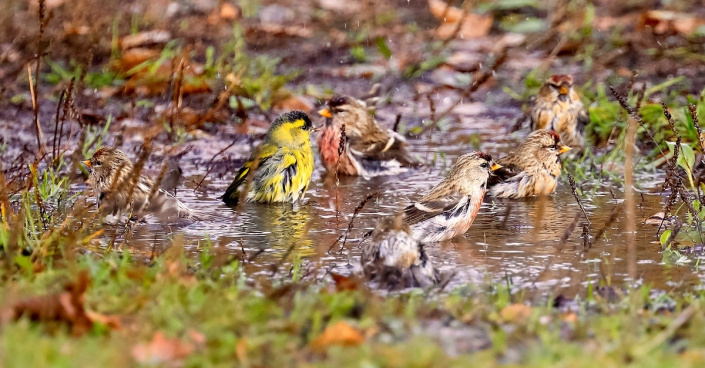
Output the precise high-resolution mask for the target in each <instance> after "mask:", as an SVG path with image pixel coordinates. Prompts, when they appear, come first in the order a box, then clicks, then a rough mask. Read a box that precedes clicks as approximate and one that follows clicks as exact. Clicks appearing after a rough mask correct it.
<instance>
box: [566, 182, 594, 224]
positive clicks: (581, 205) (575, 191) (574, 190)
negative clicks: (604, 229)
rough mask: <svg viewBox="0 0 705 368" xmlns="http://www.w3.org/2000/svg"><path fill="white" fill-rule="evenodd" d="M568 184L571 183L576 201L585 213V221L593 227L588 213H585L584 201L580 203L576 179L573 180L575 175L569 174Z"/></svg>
mask: <svg viewBox="0 0 705 368" xmlns="http://www.w3.org/2000/svg"><path fill="white" fill-rule="evenodd" d="M568 182H569V183H570V190H571V191H572V192H573V197H575V201H576V202H578V206H579V207H580V210H581V211H583V215H585V221H587V223H588V225H592V223H591V222H590V218H589V217H588V214H587V211H585V207H583V203H582V201H580V196H578V185H577V184H576V183H575V178H573V175H570V174H568Z"/></svg>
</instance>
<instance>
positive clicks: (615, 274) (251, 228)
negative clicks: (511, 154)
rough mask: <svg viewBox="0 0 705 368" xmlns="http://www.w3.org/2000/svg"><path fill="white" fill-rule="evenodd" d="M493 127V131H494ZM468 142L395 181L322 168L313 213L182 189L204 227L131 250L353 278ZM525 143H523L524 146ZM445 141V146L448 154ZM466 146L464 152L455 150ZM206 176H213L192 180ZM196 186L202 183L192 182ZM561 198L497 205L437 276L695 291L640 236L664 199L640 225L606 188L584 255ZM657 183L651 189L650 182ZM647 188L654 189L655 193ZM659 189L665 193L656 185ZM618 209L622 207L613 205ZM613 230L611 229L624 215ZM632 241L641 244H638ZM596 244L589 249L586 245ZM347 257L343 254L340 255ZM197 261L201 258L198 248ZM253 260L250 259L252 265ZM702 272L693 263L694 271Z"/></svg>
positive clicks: (445, 247) (691, 278)
mask: <svg viewBox="0 0 705 368" xmlns="http://www.w3.org/2000/svg"><path fill="white" fill-rule="evenodd" d="M487 125H488V126H489V124H487ZM472 132H473V133H475V134H479V135H480V137H479V138H480V141H483V142H487V141H494V142H496V143H492V144H491V145H489V144H488V145H483V146H482V147H481V148H483V149H485V150H487V151H489V152H493V153H496V152H506V151H507V150H509V149H511V148H512V146H514V145H515V144H516V143H515V140H513V139H512V138H509V137H507V138H503V139H505V140H504V141H499V142H498V139H497V138H498V137H496V136H493V134H494V132H493V129H491V128H487V129H477V130H473V131H472ZM465 136H467V137H469V136H470V134H468V133H467V131H455V132H453V131H451V132H448V133H445V135H444V137H453V139H445V138H444V139H441V138H440V135H439V136H437V137H434V138H433V139H432V140H431V141H430V143H428V144H426V145H423V146H421V145H420V143H421V142H428V141H429V140H428V139H420V140H415V141H412V144H414V145H415V150H416V152H419V153H420V155H421V156H423V157H425V158H426V160H427V162H429V163H430V165H429V166H428V167H424V168H421V169H417V170H410V171H409V172H407V173H404V174H402V175H400V176H397V177H377V178H372V179H369V180H365V179H364V178H360V177H341V178H339V184H338V185H337V186H336V185H335V183H336V181H335V178H330V177H328V178H325V177H324V175H325V173H324V172H322V169H321V166H320V165H317V170H316V172H315V173H314V177H313V179H312V182H311V186H310V189H309V192H308V194H307V202H306V203H304V204H300V205H297V206H292V205H291V204H271V205H261V204H251V203H248V204H245V205H243V206H241V208H240V212H235V211H234V210H233V209H231V208H228V207H226V206H225V205H223V204H222V203H221V202H220V200H219V199H218V196H219V195H220V194H222V190H224V188H225V187H226V186H227V185H228V184H229V180H230V179H231V176H230V175H226V176H225V177H224V178H223V179H208V180H209V181H208V187H209V188H213V190H209V191H207V192H205V193H203V192H194V191H193V190H192V188H193V187H194V185H192V184H188V182H189V181H187V187H190V188H189V189H187V188H181V189H180V190H179V192H178V193H177V196H178V197H179V198H180V199H181V200H183V201H184V202H185V203H186V204H188V205H189V206H190V207H192V208H194V209H195V210H197V211H199V212H200V213H202V214H203V215H204V217H206V218H207V220H206V221H200V222H197V223H193V224H190V225H188V226H186V227H181V228H165V227H161V226H154V225H140V226H138V227H137V228H136V229H135V232H134V236H133V238H132V240H131V241H130V243H129V245H130V248H131V249H133V250H138V251H143V252H145V253H148V252H150V250H151V249H153V248H154V249H164V248H165V247H167V246H169V245H170V244H171V241H172V239H173V238H174V236H175V234H182V235H183V237H184V240H185V242H184V244H198V243H199V241H200V242H201V243H203V241H204V239H206V237H208V238H209V239H210V241H211V243H212V244H213V246H214V247H217V248H219V249H221V252H222V250H225V252H224V253H225V254H227V255H234V256H238V257H242V258H244V259H251V262H248V263H246V264H245V270H246V272H248V274H250V275H253V276H254V275H258V274H260V275H270V274H271V273H272V266H273V265H279V264H284V265H285V267H284V268H285V269H288V268H289V267H288V266H286V265H290V264H291V262H292V260H293V259H295V258H299V257H300V258H301V259H302V260H304V261H305V262H306V263H307V264H309V265H313V268H317V269H318V270H319V271H320V272H326V271H334V272H338V273H343V274H348V273H350V272H354V270H355V266H354V265H355V264H356V262H357V261H358V260H359V256H360V249H359V246H358V242H359V238H360V236H361V235H362V234H363V233H365V232H366V231H368V230H370V229H372V228H373V227H374V224H375V221H376V219H377V218H379V217H380V216H384V215H390V214H393V213H395V212H396V211H399V210H401V209H402V208H404V207H405V206H406V205H408V204H410V203H412V202H413V201H414V200H416V199H418V198H419V197H421V196H422V195H423V194H424V193H426V192H427V191H428V190H429V189H430V188H431V187H432V186H433V185H435V184H436V183H437V182H438V181H440V180H441V178H442V177H443V175H444V174H445V172H446V171H447V169H448V168H449V167H450V165H451V164H452V162H454V161H455V158H456V157H457V156H458V155H460V154H463V153H466V152H468V151H470V150H472V148H471V146H470V144H468V143H463V142H468V139H467V137H465ZM515 138H517V139H521V136H517V137H515ZM444 140H445V142H444ZM458 142H459V143H458ZM194 170H196V171H199V172H201V175H202V174H203V171H204V168H199V169H195V168H194V169H193V170H191V168H189V169H185V172H187V173H191V174H192V173H193V171H194ZM193 179H194V181H198V180H199V179H200V176H197V177H194V178H193ZM562 179H563V180H562V182H561V184H560V185H559V188H558V191H557V192H556V193H555V194H554V195H553V196H551V197H548V198H544V199H527V200H521V201H513V200H495V201H492V200H489V199H486V201H485V204H484V205H483V208H482V210H481V212H480V214H479V216H478V217H477V219H476V220H475V223H474V224H473V226H472V227H471V229H470V231H469V232H468V233H467V234H465V236H464V237H462V238H459V239H455V240H454V241H452V242H444V243H442V244H433V245H429V246H428V247H427V250H428V253H429V254H430V256H431V257H432V259H433V261H434V264H436V266H437V267H438V268H440V269H441V270H442V271H445V272H453V273H454V277H453V279H452V282H451V284H450V287H451V288H452V287H453V286H457V285H460V284H462V283H465V282H481V281H486V280H493V281H495V282H500V283H503V284H504V283H509V284H510V285H512V286H513V287H517V288H523V289H527V288H528V289H529V290H538V291H541V292H546V291H549V292H553V293H556V292H560V293H563V294H566V295H573V294H575V293H577V292H578V291H579V290H584V288H581V287H584V286H585V284H586V283H588V282H593V283H596V284H602V285H606V284H611V285H617V286H622V285H625V284H627V283H633V282H634V283H637V284H641V283H643V284H649V285H651V286H653V287H655V288H658V289H672V288H686V287H691V286H693V285H696V284H698V283H699V282H700V280H699V279H701V278H703V276H705V274H704V273H703V272H701V271H698V270H697V267H695V266H694V265H693V264H690V265H666V264H664V263H663V262H662V254H661V252H660V250H661V246H660V244H659V243H658V238H657V237H656V230H657V227H656V226H654V225H646V224H643V221H644V219H645V218H648V217H649V216H651V215H653V214H654V213H656V212H659V211H661V210H662V207H663V203H662V201H663V200H662V197H661V196H659V195H654V194H647V193H644V194H643V195H642V194H641V193H639V192H637V193H635V194H634V205H633V206H632V207H633V208H634V211H633V213H631V214H630V213H629V211H627V210H626V209H625V208H624V207H626V206H625V205H624V193H622V191H621V190H618V189H616V188H614V189H612V191H611V192H610V189H609V188H608V187H600V188H599V189H598V190H596V191H595V193H594V194H590V196H587V197H585V198H583V199H582V200H583V203H584V205H585V208H586V210H587V212H588V215H589V218H590V221H591V223H592V224H591V226H590V228H589V233H590V234H591V236H593V237H594V236H595V235H596V234H597V233H598V232H599V231H600V229H602V228H605V231H604V235H603V236H601V237H600V238H599V239H593V240H592V244H591V245H589V246H588V248H586V242H585V241H584V238H583V237H582V236H581V233H582V230H583V229H582V228H583V225H584V224H585V223H586V221H585V218H584V217H583V216H582V212H581V210H580V208H579V207H578V205H577V203H576V201H575V199H574V197H573V195H572V193H571V191H570V187H569V186H568V183H567V179H565V176H564V177H563V178H562ZM652 179H653V178H652ZM646 180H647V179H645V181H646ZM651 182H657V181H656V180H651ZM374 192H377V193H378V194H379V195H378V197H377V198H376V199H373V200H371V201H369V202H368V203H367V204H366V205H365V207H364V208H363V209H362V211H360V213H359V214H358V216H357V217H356V218H355V220H354V223H353V230H352V231H351V232H350V234H349V235H348V238H347V240H346V242H345V246H344V247H343V246H342V245H343V244H342V243H343V241H342V240H341V239H340V237H341V236H343V235H344V233H345V230H346V229H347V226H348V224H349V222H350V219H351V216H352V213H353V211H354V209H355V207H356V206H357V205H358V204H359V203H360V201H361V200H362V199H364V198H365V196H366V195H368V194H369V193H374ZM613 194H614V196H615V197H616V199H615V198H614V197H613ZM619 208H622V210H621V212H619V216H618V217H617V219H616V220H615V221H613V222H610V221H609V219H610V217H611V216H612V215H613V213H615V211H619ZM578 215H579V216H580V218H579V220H578V222H577V224H576V225H577V226H575V228H574V230H573V231H572V232H571V234H570V237H569V238H568V240H567V241H566V242H565V243H564V244H562V245H561V237H563V235H564V233H565V232H566V229H567V228H569V227H570V225H571V224H572V223H573V222H574V221H575V218H576V216H578ZM630 234H632V235H633V236H630ZM587 243H590V241H588V242H587ZM341 249H342V250H341ZM189 251H191V252H194V253H197V252H198V251H199V250H198V248H197V247H195V246H191V248H189ZM243 252H244V254H243ZM693 262H694V261H693Z"/></svg>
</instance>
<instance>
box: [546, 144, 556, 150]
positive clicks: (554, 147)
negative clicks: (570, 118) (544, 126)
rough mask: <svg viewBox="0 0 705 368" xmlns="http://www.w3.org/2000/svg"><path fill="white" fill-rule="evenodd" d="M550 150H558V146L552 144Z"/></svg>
mask: <svg viewBox="0 0 705 368" xmlns="http://www.w3.org/2000/svg"><path fill="white" fill-rule="evenodd" d="M548 148H550V149H558V145H557V144H552V145H550V146H548Z"/></svg>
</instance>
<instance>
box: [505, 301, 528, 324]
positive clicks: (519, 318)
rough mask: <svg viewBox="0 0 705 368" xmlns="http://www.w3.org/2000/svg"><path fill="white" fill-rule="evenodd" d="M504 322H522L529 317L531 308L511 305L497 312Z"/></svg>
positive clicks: (523, 305) (524, 305) (522, 305)
mask: <svg viewBox="0 0 705 368" xmlns="http://www.w3.org/2000/svg"><path fill="white" fill-rule="evenodd" d="M499 314H500V316H501V317H502V319H503V320H504V321H505V322H524V321H526V320H527V319H528V318H529V317H530V316H531V307H530V306H528V305H526V304H511V305H508V306H506V307H504V308H503V309H502V311H501V312H499Z"/></svg>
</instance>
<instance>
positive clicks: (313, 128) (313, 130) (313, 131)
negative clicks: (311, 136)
mask: <svg viewBox="0 0 705 368" xmlns="http://www.w3.org/2000/svg"><path fill="white" fill-rule="evenodd" d="M319 130H321V128H316V127H311V133H315V132H317V131H319Z"/></svg>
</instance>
